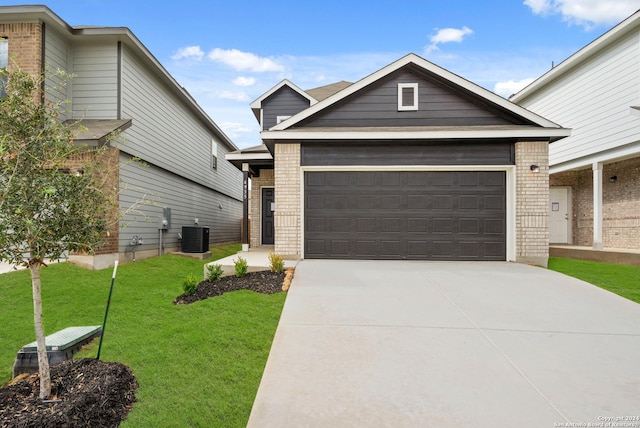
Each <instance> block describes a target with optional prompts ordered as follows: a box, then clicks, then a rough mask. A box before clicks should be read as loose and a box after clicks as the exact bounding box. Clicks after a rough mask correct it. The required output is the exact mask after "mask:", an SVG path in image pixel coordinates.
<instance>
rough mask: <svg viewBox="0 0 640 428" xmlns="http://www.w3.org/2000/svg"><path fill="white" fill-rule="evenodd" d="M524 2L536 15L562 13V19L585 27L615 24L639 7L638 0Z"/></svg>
mask: <svg viewBox="0 0 640 428" xmlns="http://www.w3.org/2000/svg"><path fill="white" fill-rule="evenodd" d="M524 4H525V5H526V6H529V8H530V9H531V11H532V12H533V13H534V14H536V15H556V14H557V15H562V19H563V21H566V22H568V23H569V24H575V25H581V26H583V27H585V29H590V28H591V27H594V26H597V25H613V24H617V23H618V22H620V21H622V20H623V19H625V18H626V17H628V16H629V15H631V14H632V13H634V12H635V11H636V10H638V7H640V5H639V4H638V0H607V1H603V0H524Z"/></svg>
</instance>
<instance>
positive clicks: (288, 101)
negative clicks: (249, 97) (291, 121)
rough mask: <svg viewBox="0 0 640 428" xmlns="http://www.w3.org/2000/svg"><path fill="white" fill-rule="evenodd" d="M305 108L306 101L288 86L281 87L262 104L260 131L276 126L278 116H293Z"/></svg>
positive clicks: (307, 103)
mask: <svg viewBox="0 0 640 428" xmlns="http://www.w3.org/2000/svg"><path fill="white" fill-rule="evenodd" d="M307 108H309V100H308V99H306V98H304V97H303V96H301V95H300V94H298V93H297V92H296V91H294V90H293V89H291V88H289V87H288V86H283V87H282V88H280V89H279V90H278V91H277V92H276V93H274V94H272V95H271V96H270V97H268V98H267V99H265V100H264V101H263V102H262V120H263V124H262V129H263V130H266V129H269V128H272V127H274V126H276V125H277V118H278V116H293V115H294V114H297V113H300V112H301V111H302V110H305V109H307Z"/></svg>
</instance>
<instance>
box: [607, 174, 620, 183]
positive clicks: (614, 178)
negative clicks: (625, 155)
mask: <svg viewBox="0 0 640 428" xmlns="http://www.w3.org/2000/svg"><path fill="white" fill-rule="evenodd" d="M616 181H618V176H617V175H613V176H611V177H609V183H615V182H616Z"/></svg>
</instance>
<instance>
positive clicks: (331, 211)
mask: <svg viewBox="0 0 640 428" xmlns="http://www.w3.org/2000/svg"><path fill="white" fill-rule="evenodd" d="M304 257H305V258H331V259H415V260H506V173H505V171H305V172H304Z"/></svg>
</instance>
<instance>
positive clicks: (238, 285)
mask: <svg viewBox="0 0 640 428" xmlns="http://www.w3.org/2000/svg"><path fill="white" fill-rule="evenodd" d="M284 277H285V273H284V272H283V273H274V272H271V271H267V270H265V271H260V272H249V273H248V274H246V275H245V276H243V277H242V278H237V277H236V276H233V275H231V276H224V277H222V278H220V279H219V280H217V281H213V282H209V281H202V282H201V283H200V284H198V288H197V289H196V292H195V293H193V294H181V295H180V296H178V297H177V298H176V300H174V302H173V303H174V304H177V305H180V304H185V303H193V302H197V301H199V300H203V299H208V298H209V297H216V296H220V295H222V294H224V293H228V292H230V291H237V290H252V291H255V292H257V293H262V294H273V293H278V292H280V291H282V282H283V281H284Z"/></svg>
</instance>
